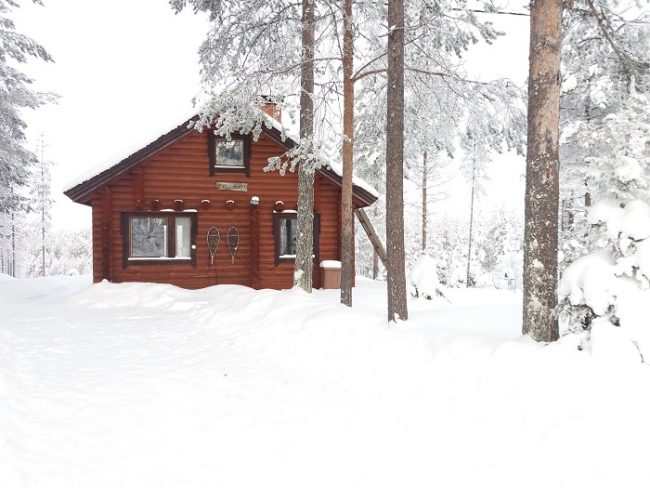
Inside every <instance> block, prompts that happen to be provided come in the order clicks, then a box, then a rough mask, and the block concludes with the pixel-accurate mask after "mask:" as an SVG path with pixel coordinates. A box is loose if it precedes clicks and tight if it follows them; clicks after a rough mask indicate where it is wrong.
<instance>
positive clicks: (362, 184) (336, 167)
mask: <svg viewBox="0 0 650 488" xmlns="http://www.w3.org/2000/svg"><path fill="white" fill-rule="evenodd" d="M328 166H329V167H330V169H331V170H332V171H334V173H336V174H337V175H338V176H340V177H341V178H343V166H342V165H341V164H340V163H329V164H328ZM352 183H353V184H354V185H355V186H358V187H359V188H362V189H364V190H365V191H367V192H368V193H370V194H371V195H372V196H373V197H375V198H379V192H377V190H376V189H375V187H374V186H372V185H371V184H370V183H368V182H367V181H366V180H364V179H363V178H360V177H359V176H356V175H355V176H353V177H352Z"/></svg>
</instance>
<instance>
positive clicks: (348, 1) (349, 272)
mask: <svg viewBox="0 0 650 488" xmlns="http://www.w3.org/2000/svg"><path fill="white" fill-rule="evenodd" d="M353 70H354V38H353V35H352V0H343V188H342V192H341V193H342V194H341V227H342V228H341V303H343V304H344V305H347V306H348V307H351V306H352V280H353V277H354V269H353V266H354V240H353V239H354V235H353V233H354V220H353V219H354V215H353V213H352V157H353V151H354V80H353V79H352V76H353Z"/></svg>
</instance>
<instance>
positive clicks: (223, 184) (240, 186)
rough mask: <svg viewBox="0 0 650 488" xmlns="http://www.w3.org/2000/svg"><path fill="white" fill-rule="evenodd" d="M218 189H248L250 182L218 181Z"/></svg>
mask: <svg viewBox="0 0 650 488" xmlns="http://www.w3.org/2000/svg"><path fill="white" fill-rule="evenodd" d="M216 186H217V190H221V191H248V183H230V182H227V181H217V184H216Z"/></svg>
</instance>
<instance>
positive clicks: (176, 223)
mask: <svg viewBox="0 0 650 488" xmlns="http://www.w3.org/2000/svg"><path fill="white" fill-rule="evenodd" d="M122 237H123V240H124V265H125V266H127V265H129V264H152V263H163V262H164V263H188V264H190V263H191V264H192V265H195V252H194V251H195V249H196V213H189V212H185V213H175V212H134V213H123V214H122Z"/></svg>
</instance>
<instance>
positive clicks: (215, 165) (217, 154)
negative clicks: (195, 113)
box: [208, 132, 251, 176]
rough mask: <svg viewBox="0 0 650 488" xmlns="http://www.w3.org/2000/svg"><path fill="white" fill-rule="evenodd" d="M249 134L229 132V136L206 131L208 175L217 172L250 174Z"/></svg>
mask: <svg viewBox="0 0 650 488" xmlns="http://www.w3.org/2000/svg"><path fill="white" fill-rule="evenodd" d="M250 153H251V151H250V136H247V135H240V134H231V136H230V138H226V137H218V136H215V135H214V133H213V132H209V133H208V156H209V159H210V175H214V174H218V173H246V176H249V174H250Z"/></svg>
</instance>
